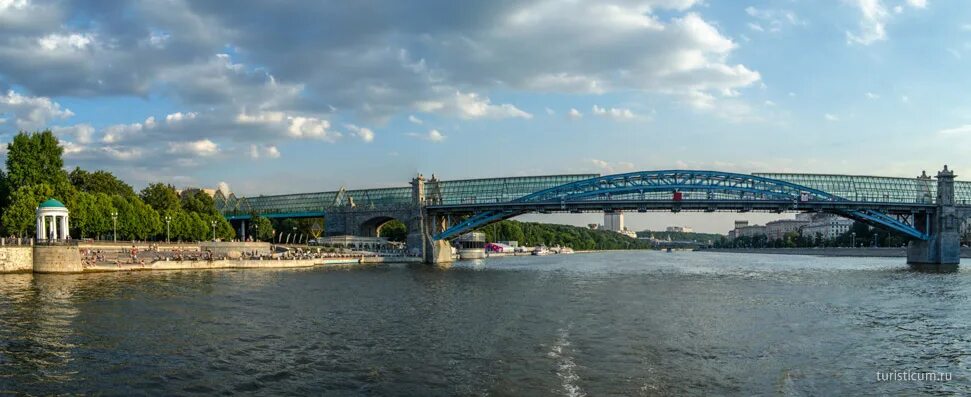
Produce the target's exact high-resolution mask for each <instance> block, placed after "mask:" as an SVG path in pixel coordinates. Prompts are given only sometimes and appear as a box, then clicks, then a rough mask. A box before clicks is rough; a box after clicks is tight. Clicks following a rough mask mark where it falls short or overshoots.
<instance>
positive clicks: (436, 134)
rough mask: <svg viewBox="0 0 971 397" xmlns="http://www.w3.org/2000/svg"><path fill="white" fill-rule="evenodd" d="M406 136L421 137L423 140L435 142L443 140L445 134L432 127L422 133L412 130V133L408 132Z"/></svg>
mask: <svg viewBox="0 0 971 397" xmlns="http://www.w3.org/2000/svg"><path fill="white" fill-rule="evenodd" d="M408 136H410V137H412V138H416V139H423V140H426V141H430V142H436V143H438V142H441V141H444V140H445V134H442V133H441V131H439V130H436V129H432V130H430V131H428V132H427V133H424V134H419V133H417V132H412V133H409V134H408Z"/></svg>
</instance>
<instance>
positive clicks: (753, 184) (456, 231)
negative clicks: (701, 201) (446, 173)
mask: <svg viewBox="0 0 971 397" xmlns="http://www.w3.org/2000/svg"><path fill="white" fill-rule="evenodd" d="M673 191H680V192H682V193H692V192H702V193H705V194H706V198H709V199H710V198H713V197H714V196H718V198H721V199H726V198H727V199H730V200H733V201H740V202H752V201H763V200H783V201H792V202H793V203H806V204H809V203H848V204H849V203H855V202H851V201H850V200H847V199H845V198H843V197H839V196H836V195H834V194H831V193H827V192H824V191H822V190H819V189H814V188H810V187H806V186H802V185H798V184H795V183H791V182H786V181H781V180H778V179H772V178H766V177H762V176H756V175H747V174H738V173H731V172H721V171H701V170H660V171H638V172H630V173H624V174H616V175H605V176H599V177H595V178H590V179H585V180H581V181H576V182H571V183H567V184H563V185H560V186H556V187H553V188H549V189H545V190H541V191H538V192H535V193H531V194H528V195H525V196H522V197H519V198H517V199H514V200H512V201H510V203H563V204H565V203H568V202H583V201H592V200H610V199H617V198H618V197H619V198H620V199H626V200H641V201H644V200H649V199H651V198H649V196H650V195H652V194H653V195H654V196H655V198H654V199H656V194H657V193H659V192H673ZM864 204H865V207H879V205H880V204H881V203H876V202H869V203H864ZM527 212H529V210H491V211H485V212H481V213H478V214H476V215H473V216H471V217H469V218H467V219H465V220H463V221H461V222H459V223H457V224H455V225H453V226H451V227H449V228H447V229H446V230H445V231H443V232H441V233H439V234H437V235H435V236H434V238H435V239H436V240H441V239H450V238H454V237H457V236H458V235H460V234H463V233H466V232H469V231H471V230H474V229H477V228H479V227H482V226H485V225H488V224H490V223H493V222H497V221H500V220H503V219H508V218H512V217H514V216H517V215H522V214H524V213H527ZM831 212H834V213H836V214H838V215H841V216H844V217H847V218H850V219H854V220H858V221H862V222H866V223H868V224H871V225H874V226H877V227H881V228H885V229H888V230H891V231H894V232H898V233H901V234H903V235H906V236H908V237H910V238H914V239H920V240H927V239H928V235H927V234H926V233H924V232H922V231H920V230H917V229H916V228H914V227H913V226H911V225H908V224H906V223H904V222H901V221H899V220H898V219H896V218H894V217H892V216H889V215H887V214H884V213H882V212H880V211H877V210H874V209H866V208H863V209H839V210H832V211H831Z"/></svg>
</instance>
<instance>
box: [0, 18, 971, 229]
mask: <svg viewBox="0 0 971 397" xmlns="http://www.w3.org/2000/svg"><path fill="white" fill-rule="evenodd" d="M969 60H971V7H967V5H966V4H964V2H961V1H936V0H926V1H924V0H895V1H891V0H827V1H797V0H780V1H714V0H708V1H699V0H607V1H578V0H565V1H553V0H533V1H494V0H493V1H467V2H454V1H445V0H441V1H432V0H429V1H424V2H409V3H408V4H404V2H399V1H391V0H385V1H371V2H345V1H312V2H311V1H308V2H286V3H285V4H281V2H276V1H253V2H247V3H246V4H245V5H239V4H235V3H231V2H191V1H187V0H157V1H153V0H148V1H142V2H111V4H107V2H87V1H67V0H64V1H37V0H0V141H9V139H10V137H11V136H12V135H13V134H15V133H16V132H17V131H18V130H38V129H44V128H51V129H52V130H54V131H55V132H56V133H57V134H58V135H59V137H60V138H61V139H62V141H63V142H65V147H66V149H67V150H66V155H65V162H66V163H67V165H68V166H70V167H73V166H75V165H80V166H82V167H85V168H90V169H107V170H110V171H112V172H114V173H115V174H117V175H119V176H120V177H122V178H124V179H125V180H127V181H129V182H130V183H132V184H133V185H135V186H136V187H141V186H144V185H145V184H147V183H149V182H153V181H164V182H169V183H172V184H175V185H177V186H187V185H193V186H216V185H217V184H220V183H225V184H228V186H229V187H230V188H231V189H232V190H233V191H234V192H236V193H237V194H240V195H249V194H261V193H263V194H272V193H283V192H303V191H319V190H332V189H336V188H338V187H340V186H342V185H343V186H347V187H349V188H357V187H373V186H398V185H402V184H404V183H405V182H406V181H407V180H408V179H409V178H410V177H411V176H412V175H414V174H415V173H416V172H422V173H425V174H431V173H436V174H437V175H439V176H440V177H442V178H446V179H453V178H475V177H489V176H513V175H535V174H555V173H580V172H595V173H603V174H606V173H614V172H624V171H631V170H649V169H662V168H664V169H667V168H692V169H717V170H727V171H740V172H758V171H786V172H818V173H854V174H873V175H892V176H915V175H917V174H919V173H920V171H921V170H923V169H927V170H936V169H939V168H940V167H941V166H942V165H943V164H944V163H948V164H949V165H950V166H951V167H952V168H954V169H956V170H957V172H958V173H959V174H962V170H967V171H966V172H971V159H969V157H968V156H967V153H968V149H971V140H969V139H971V96H968V95H967V92H969V88H971V74H969V73H968V72H967V70H969V68H968V62H969ZM735 217H736V215H733V214H722V215H718V216H696V215H678V216H674V215H671V214H650V215H632V216H631V217H630V219H629V220H628V222H629V223H632V224H633V226H634V227H635V228H642V227H652V228H658V227H663V226H664V225H665V224H676V223H680V224H689V225H693V226H696V228H698V229H702V230H715V231H722V232H723V231H724V230H723V229H727V228H728V227H729V225H730V221H731V219H733V218H735ZM533 218H535V217H533ZM596 218H597V217H596V216H594V215H589V216H577V217H571V218H568V219H567V218H564V219H565V220H563V221H568V222H571V223H586V222H588V221H591V220H595V219H596ZM750 218H753V219H754V220H759V221H764V219H761V218H757V217H750ZM531 219H532V218H531ZM544 219H546V218H544ZM766 219H769V218H766ZM555 220H557V221H560V220H561V219H559V218H556V219H555Z"/></svg>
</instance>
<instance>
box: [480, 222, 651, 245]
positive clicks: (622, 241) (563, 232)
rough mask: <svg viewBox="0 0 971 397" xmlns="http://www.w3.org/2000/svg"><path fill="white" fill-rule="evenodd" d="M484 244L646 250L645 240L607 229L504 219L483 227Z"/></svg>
mask: <svg viewBox="0 0 971 397" xmlns="http://www.w3.org/2000/svg"><path fill="white" fill-rule="evenodd" d="M479 231H481V232H483V233H485V235H486V241H488V242H497V241H518V242H519V245H522V246H537V245H546V246H556V245H560V246H565V247H570V248H573V249H576V250H616V249H650V248H652V247H651V244H650V243H649V242H647V241H642V240H638V239H636V238H631V237H628V236H625V235H623V234H620V233H616V232H612V231H609V230H593V229H590V228H586V227H579V226H570V225H553V224H548V223H535V222H519V221H513V220H505V221H500V222H496V223H493V224H491V225H488V226H485V227H483V228H481V229H479Z"/></svg>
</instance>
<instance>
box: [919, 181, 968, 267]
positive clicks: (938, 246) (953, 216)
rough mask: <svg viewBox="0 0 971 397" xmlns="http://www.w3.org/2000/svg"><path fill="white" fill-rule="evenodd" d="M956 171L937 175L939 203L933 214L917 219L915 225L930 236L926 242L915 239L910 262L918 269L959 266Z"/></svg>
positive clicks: (959, 241) (959, 240)
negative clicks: (927, 266)
mask: <svg viewBox="0 0 971 397" xmlns="http://www.w3.org/2000/svg"><path fill="white" fill-rule="evenodd" d="M956 176H957V175H954V171H952V170H949V169H947V165H945V166H944V169H943V170H941V171H940V172H938V173H937V198H936V200H935V204H937V206H936V208H935V211H934V213H933V214H927V215H926V216H923V217H915V219H914V220H915V222H914V223H915V226H916V227H917V228H918V229H920V230H921V231H923V232H925V233H927V234H928V235H930V239H928V240H926V241H921V240H912V241H911V242H910V244H909V245H908V247H907V263H909V264H911V265H918V266H926V265H933V266H941V265H945V266H956V265H957V264H958V263H960V261H961V236H960V220H959V218H958V214H957V208H956V207H955V202H954V178H955V177H956Z"/></svg>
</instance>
